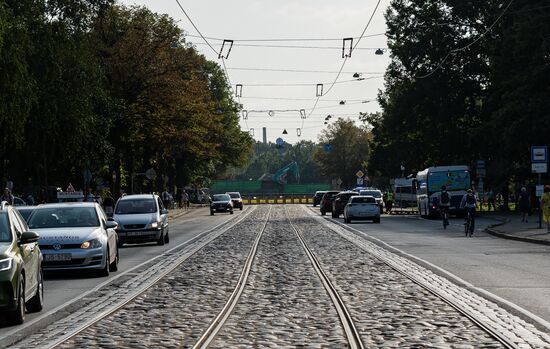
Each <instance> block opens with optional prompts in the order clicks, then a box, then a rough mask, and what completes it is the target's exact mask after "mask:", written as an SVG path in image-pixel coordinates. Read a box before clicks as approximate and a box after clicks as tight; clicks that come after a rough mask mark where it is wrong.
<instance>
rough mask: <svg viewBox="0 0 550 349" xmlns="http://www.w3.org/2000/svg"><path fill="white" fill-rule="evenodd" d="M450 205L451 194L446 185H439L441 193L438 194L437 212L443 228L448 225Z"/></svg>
mask: <svg viewBox="0 0 550 349" xmlns="http://www.w3.org/2000/svg"><path fill="white" fill-rule="evenodd" d="M450 206H451V196H450V195H449V193H448V192H447V187H446V186H444V185H442V186H441V194H440V195H439V212H440V213H441V217H442V218H443V228H444V229H447V226H448V225H449V207H450Z"/></svg>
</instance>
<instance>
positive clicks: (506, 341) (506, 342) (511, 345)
mask: <svg viewBox="0 0 550 349" xmlns="http://www.w3.org/2000/svg"><path fill="white" fill-rule="evenodd" d="M310 214H313V215H315V216H318V215H317V214H316V213H315V212H313V211H312V210H310ZM325 220H327V221H330V222H333V223H335V224H337V225H339V226H341V227H343V228H344V229H346V230H347V231H349V232H351V233H353V234H354V235H356V236H358V237H359V238H362V237H360V236H359V234H365V233H364V232H362V231H360V230H357V229H354V228H351V227H349V226H347V225H346V224H344V223H342V222H340V221H337V220H336V219H334V218H330V217H325ZM336 233H338V232H337V231H336ZM338 234H339V233H338ZM344 238H345V237H344ZM346 240H348V239H346ZM348 241H349V242H350V243H353V244H354V245H355V246H357V247H359V248H360V249H361V250H363V251H365V252H367V253H369V254H370V255H371V256H373V257H375V258H377V259H378V260H380V261H381V262H382V263H384V264H385V265H387V266H388V267H390V268H391V269H392V270H394V271H396V272H397V273H399V274H401V275H403V276H405V277H406V278H407V279H409V280H411V281H412V282H414V283H415V284H416V285H418V286H420V287H422V288H423V289H425V290H426V291H428V292H430V293H432V294H433V295H435V296H436V297H438V298H439V299H441V300H442V301H443V302H445V303H447V304H448V305H449V306H451V307H453V308H454V309H455V310H456V311H457V312H459V313H460V314H462V315H463V316H465V317H467V318H468V319H469V320H470V321H472V322H473V323H474V324H476V325H477V326H478V327H479V328H480V329H482V330H483V331H485V332H486V333H487V334H488V335H489V336H491V337H493V338H494V339H496V340H497V341H498V342H499V343H500V344H502V345H503V346H504V347H505V348H508V349H520V346H519V345H518V344H517V343H515V342H514V341H513V340H512V339H510V338H508V337H506V336H505V335H504V334H502V333H500V332H499V331H497V330H496V329H494V328H493V327H491V326H489V325H488V324H487V323H485V322H484V321H483V320H480V319H478V318H477V317H476V316H475V315H474V314H472V313H470V312H469V311H468V310H466V309H464V308H463V307H461V306H460V305H459V304H458V303H457V302H455V301H453V300H452V299H451V298H450V297H447V296H445V295H444V294H443V293H442V292H440V291H439V290H437V288H435V287H431V286H428V285H426V284H424V283H422V282H421V281H419V280H418V279H416V278H415V277H414V275H411V274H410V273H407V272H406V271H403V270H401V269H399V268H398V267H397V266H395V265H393V264H392V263H389V262H388V261H387V260H385V259H384V258H381V257H379V256H377V255H375V254H372V253H370V251H368V250H367V249H365V248H363V247H362V246H360V245H358V244H356V243H354V242H352V241H350V240H348Z"/></svg>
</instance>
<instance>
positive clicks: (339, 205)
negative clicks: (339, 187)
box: [332, 191, 359, 218]
mask: <svg viewBox="0 0 550 349" xmlns="http://www.w3.org/2000/svg"><path fill="white" fill-rule="evenodd" d="M355 195H359V193H358V192H356V191H342V192H340V193H338V194H337V195H336V197H335V198H334V201H333V202H332V218H338V217H340V215H341V214H343V213H344V208H345V207H346V205H347V203H348V201H349V198H351V197H352V196H355Z"/></svg>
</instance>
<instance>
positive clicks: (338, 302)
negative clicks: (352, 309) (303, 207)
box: [285, 206, 364, 349]
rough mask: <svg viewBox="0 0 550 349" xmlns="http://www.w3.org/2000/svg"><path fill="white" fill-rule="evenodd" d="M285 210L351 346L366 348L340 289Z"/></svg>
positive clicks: (352, 348) (360, 348)
mask: <svg viewBox="0 0 550 349" xmlns="http://www.w3.org/2000/svg"><path fill="white" fill-rule="evenodd" d="M285 212H286V213H287V215H286V216H287V219H288V223H289V224H290V226H291V227H292V229H293V230H294V232H295V233H296V236H298V239H299V240H300V243H301V244H302V247H303V248H304V251H305V252H306V254H307V256H308V257H309V260H310V261H311V265H312V266H313V268H314V269H315V272H316V273H317V275H318V276H319V279H321V282H322V283H323V286H324V287H325V290H326V291H327V293H328V295H329V296H330V299H331V300H332V303H333V304H334V307H335V308H336V312H337V313H338V317H339V318H340V322H341V323H342V327H343V328H344V332H345V334H346V338H347V340H348V343H349V346H350V348H351V349H357V348H359V349H363V348H364V346H363V342H362V341H361V337H360V336H359V332H358V331H357V328H356V327H355V323H354V321H353V318H352V316H351V314H350V313H349V311H348V309H347V308H346V305H345V303H344V300H343V299H342V297H340V294H339V293H338V291H337V290H336V288H335V287H334V285H333V284H332V282H331V281H330V278H329V277H328V275H327V274H326V273H325V271H324V270H323V268H322V267H321V263H320V262H319V260H318V259H317V257H316V256H315V254H314V253H313V251H312V250H311V249H310V248H309V246H308V244H307V243H306V241H305V240H304V238H303V236H302V234H301V233H300V232H299V231H298V229H296V227H295V226H294V224H293V223H292V221H291V219H290V216H289V215H288V212H287V208H286V206H285Z"/></svg>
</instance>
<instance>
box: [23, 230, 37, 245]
mask: <svg viewBox="0 0 550 349" xmlns="http://www.w3.org/2000/svg"><path fill="white" fill-rule="evenodd" d="M39 238H40V235H38V234H37V233H35V232H32V231H26V232H24V233H23V234H21V238H20V239H19V245H25V244H30V243H33V242H37V241H38V239H39Z"/></svg>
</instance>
